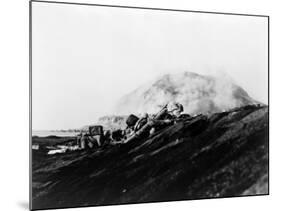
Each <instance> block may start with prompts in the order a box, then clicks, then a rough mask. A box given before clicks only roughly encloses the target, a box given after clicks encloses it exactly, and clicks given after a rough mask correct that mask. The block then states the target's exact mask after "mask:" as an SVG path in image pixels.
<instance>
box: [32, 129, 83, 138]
mask: <svg viewBox="0 0 281 211" xmlns="http://www.w3.org/2000/svg"><path fill="white" fill-rule="evenodd" d="M77 134H78V132H63V131H50V130H33V131H32V136H39V137H46V136H59V137H67V136H76V135H77Z"/></svg>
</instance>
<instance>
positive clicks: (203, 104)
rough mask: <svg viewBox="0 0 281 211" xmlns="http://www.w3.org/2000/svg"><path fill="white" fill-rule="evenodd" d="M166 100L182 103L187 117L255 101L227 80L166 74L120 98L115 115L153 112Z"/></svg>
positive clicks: (193, 75) (183, 74) (192, 74)
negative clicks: (187, 114)
mask: <svg viewBox="0 0 281 211" xmlns="http://www.w3.org/2000/svg"><path fill="white" fill-rule="evenodd" d="M170 101H177V102H180V103H182V104H183V106H184V108H185V111H186V112H187V113H189V114H198V113H204V114H206V113H214V112H221V111H224V110H227V109H231V108H234V107H237V106H244V105H248V104H252V103H254V102H255V101H254V100H253V99H252V98H251V97H249V95H248V94H247V92H246V91H245V90H243V89H242V88H241V87H239V86H237V85H235V84H234V83H232V82H231V81H230V80H225V79H221V78H215V77H211V76H203V75H199V74H196V73H192V72H184V73H180V74H167V75H164V76H162V77H160V78H158V79H157V80H156V81H153V82H152V83H148V84H146V85H144V86H142V87H139V88H138V89H136V90H134V91H133V92H131V93H130V94H128V95H126V96H124V97H123V98H121V99H120V101H119V102H118V103H117V105H116V108H115V113H117V114H128V113H135V114H138V113H144V112H148V113H155V112H157V111H158V110H159V105H164V104H166V103H167V102H170Z"/></svg>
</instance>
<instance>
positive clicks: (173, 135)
mask: <svg viewBox="0 0 281 211" xmlns="http://www.w3.org/2000/svg"><path fill="white" fill-rule="evenodd" d="M38 162H39V163H38ZM32 167H33V183H32V190H33V200H32V202H33V208H34V209H36V208H51V207H52V208H58V207H61V206H62V207H72V206H87V205H105V204H119V203H140V202H156V201H169V200H183V199H198V198H209V197H227V196H241V195H253V194H267V193H268V108H267V107H257V106H246V107H241V108H238V109H233V110H231V111H227V112H221V113H215V114H212V115H210V116H208V117H207V116H202V115H200V116H197V117H195V118H194V119H193V120H191V121H188V120H187V119H186V120H182V121H181V122H178V123H177V124H174V125H172V126H169V127H167V128H165V129H163V130H161V131H159V132H157V133H156V134H154V135H153V136H152V137H150V138H148V139H145V140H137V141H134V142H129V143H127V144H124V145H120V146H108V147H105V148H102V149H97V150H96V151H94V152H93V151H92V152H87V151H75V152H69V153H65V154H60V155H53V156H47V155H46V154H43V153H40V150H35V151H34V152H33V166H32Z"/></svg>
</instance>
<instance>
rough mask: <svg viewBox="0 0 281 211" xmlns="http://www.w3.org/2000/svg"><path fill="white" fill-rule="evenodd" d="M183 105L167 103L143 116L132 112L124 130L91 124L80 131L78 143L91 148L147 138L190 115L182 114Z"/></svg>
mask: <svg viewBox="0 0 281 211" xmlns="http://www.w3.org/2000/svg"><path fill="white" fill-rule="evenodd" d="M183 110H184V109H183V106H182V104H180V103H176V102H172V103H168V104H166V105H165V106H164V107H163V108H162V109H161V110H160V111H159V112H158V113H157V114H155V115H148V114H147V113H146V114H144V115H142V116H141V117H137V116H136V115H134V114H131V115H129V116H128V118H127V119H126V125H127V127H126V128H125V129H124V130H122V129H118V130H113V131H110V130H106V131H104V130H103V126H101V125H95V126H90V127H89V131H88V132H86V133H80V134H79V135H78V136H77V144H78V147H79V148H80V149H91V148H97V147H102V146H105V145H116V144H125V143H128V142H130V141H133V140H136V139H140V138H147V137H149V136H151V135H153V134H154V133H156V132H157V131H159V130H161V129H163V128H165V127H167V126H169V125H173V124H174V123H175V122H177V121H178V120H180V119H181V118H183V117H184V118H186V117H189V115H188V114H182V112H183Z"/></svg>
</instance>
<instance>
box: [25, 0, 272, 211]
mask: <svg viewBox="0 0 281 211" xmlns="http://www.w3.org/2000/svg"><path fill="white" fill-rule="evenodd" d="M29 9H30V61H31V63H30V89H31V93H30V94H31V96H30V99H31V112H30V115H31V128H30V131H31V135H30V162H31V163H30V166H31V169H30V170H31V172H30V192H31V195H30V204H31V209H32V210H37V209H54V208H74V207H88V206H105V205H121V204H137V203H151V202H169V201H183V200H197V199H213V198H228V197H241V196H257V195H268V194H269V17H268V16H265V15H251V14H234V13H220V12H208V11H192V10H175V9H167V8H166V9H161V8H145V7H130V6H116V5H98V4H82V3H81V4H75V3H67V2H64V3H59V2H51V1H50V2H43V1H31V2H30V8H29Z"/></svg>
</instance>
